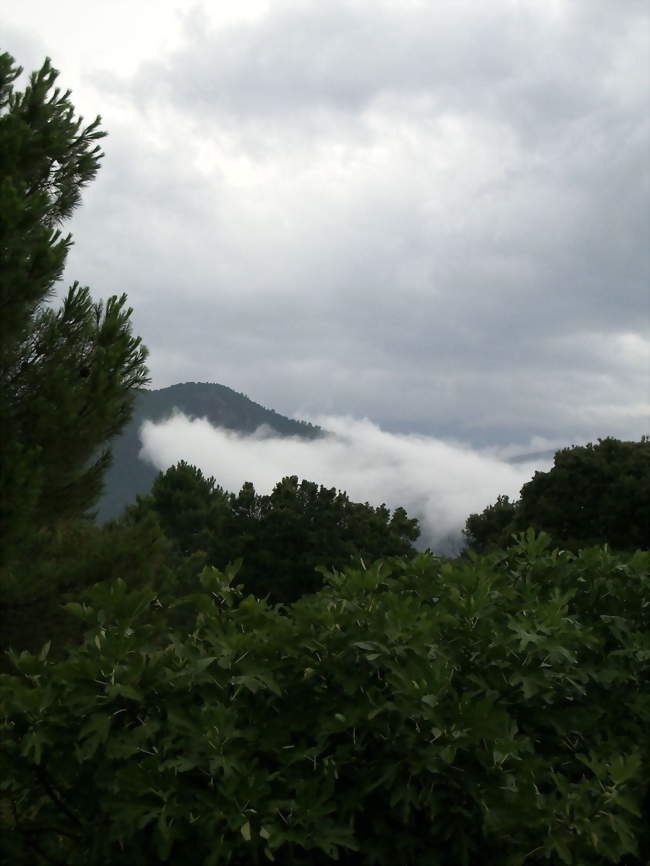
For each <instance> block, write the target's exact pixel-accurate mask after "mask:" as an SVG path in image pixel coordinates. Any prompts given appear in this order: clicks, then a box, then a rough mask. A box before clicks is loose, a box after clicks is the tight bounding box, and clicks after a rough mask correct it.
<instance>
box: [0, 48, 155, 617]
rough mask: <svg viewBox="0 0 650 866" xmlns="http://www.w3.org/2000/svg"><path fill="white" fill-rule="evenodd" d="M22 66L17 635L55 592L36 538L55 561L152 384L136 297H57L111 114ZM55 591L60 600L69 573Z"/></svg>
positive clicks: (2, 375)
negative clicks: (21, 615) (79, 109)
mask: <svg viewBox="0 0 650 866" xmlns="http://www.w3.org/2000/svg"><path fill="white" fill-rule="evenodd" d="M21 72H22V70H21V69H20V67H18V66H16V65H15V63H14V61H13V58H12V57H11V56H10V55H8V54H6V53H5V54H0V442H1V443H2V447H1V449H0V619H1V620H3V622H2V631H3V632H4V631H5V628H4V625H5V624H6V623H5V621H9V622H14V620H15V615H16V613H17V612H18V611H24V609H25V607H26V606H29V605H31V604H33V603H34V602H35V601H36V598H37V596H39V595H42V592H41V590H40V589H39V590H38V592H37V591H36V590H35V586H34V585H33V584H32V585H27V583H28V582H29V581H28V580H27V579H26V574H27V571H28V570H29V567H31V566H33V564H34V556H33V555H32V554H33V552H34V549H35V548H37V549H38V550H39V551H40V555H41V556H42V557H43V560H42V561H43V562H45V561H46V560H48V559H49V557H48V556H47V553H46V552H45V553H44V551H46V550H47V544H46V543H45V541H44V536H45V535H47V534H48V533H50V534H52V533H55V532H58V531H60V529H61V527H62V525H63V523H64V522H65V521H70V520H75V519H78V518H80V517H82V516H83V515H84V514H85V513H86V512H87V511H88V509H89V508H91V507H92V506H93V504H94V502H95V500H96V499H97V497H98V495H99V493H100V491H101V486H102V478H103V474H104V471H105V470H106V468H107V466H108V463H109V461H110V455H109V452H108V450H107V448H106V443H107V441H108V440H109V439H110V437H111V436H113V435H115V434H116V433H118V432H119V431H120V430H121V428H122V427H123V425H124V424H125V422H126V421H127V420H128V418H129V415H130V412H131V406H132V403H133V400H134V398H135V396H136V393H137V389H139V388H140V387H141V386H143V385H144V384H145V382H146V381H147V370H146V367H145V363H144V361H145V356H146V350H145V348H144V347H143V346H142V345H141V342H140V339H139V338H138V337H134V336H133V335H132V333H131V325H130V315H131V310H130V309H129V308H128V307H127V305H126V296H125V295H121V296H114V297H111V298H109V299H108V300H107V301H106V302H105V303H100V302H97V301H94V300H93V298H92V297H91V295H90V291H89V289H88V288H86V287H83V286H81V285H80V284H79V283H76V282H75V283H74V284H73V285H72V286H71V287H70V288H69V290H68V292H67V294H66V295H65V297H64V298H63V300H62V302H61V303H60V304H59V305H58V306H56V305H55V304H53V303H52V299H53V298H52V296H53V294H54V287H55V284H56V283H57V281H58V280H59V279H60V278H61V276H62V274H63V270H64V267H65V262H66V256H67V253H68V250H69V248H70V245H71V243H72V241H71V237H70V235H69V234H63V233H62V231H61V225H62V223H63V222H64V221H65V220H66V219H68V218H69V217H70V216H71V214H72V213H73V211H74V210H75V208H76V207H77V206H78V205H79V203H80V200H81V192H82V190H83V188H84V187H85V186H86V185H87V184H88V183H89V182H90V181H91V180H92V179H93V178H94V177H95V175H96V173H97V170H98V167H99V163H100V160H101V157H102V152H101V149H100V146H99V144H98V142H99V140H100V139H101V138H102V137H103V136H104V134H105V133H104V132H103V131H102V130H101V129H100V119H99V118H96V119H95V120H94V121H93V122H92V123H90V124H84V122H83V119H82V118H80V117H77V116H76V113H75V109H74V106H73V105H72V103H71V101H70V93H69V91H65V92H64V91H61V90H60V89H59V88H57V87H56V80H57V76H58V73H57V71H56V70H55V69H54V68H53V67H52V66H51V64H50V62H49V60H46V61H45V62H44V64H43V66H42V67H41V69H40V70H39V71H37V72H35V73H33V74H32V75H31V76H30V78H29V80H28V83H27V85H26V86H25V88H24V90H22V91H20V90H19V89H17V86H16V84H17V79H18V78H19V76H20V74H21ZM37 565H38V564H37ZM32 570H33V569H32ZM36 571H39V568H36ZM40 571H42V569H41V570H40ZM39 573H40V572H39ZM41 577H42V575H41ZM41 577H38V576H37V578H36V579H38V580H41ZM42 590H43V591H45V592H47V593H48V594H49V595H50V596H51V597H55V596H56V593H57V591H58V586H57V581H56V580H53V581H49V583H48V585H47V586H43V587H42Z"/></svg>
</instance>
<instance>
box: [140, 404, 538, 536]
mask: <svg viewBox="0 0 650 866" xmlns="http://www.w3.org/2000/svg"><path fill="white" fill-rule="evenodd" d="M310 420H311V421H313V422H314V423H317V424H319V425H320V426H321V427H322V428H323V429H324V430H327V431H328V434H327V435H326V436H324V437H323V438H321V439H317V440H305V439H299V438H293V437H292V438H282V437H279V436H277V435H275V434H274V433H273V431H271V430H269V429H268V428H260V429H259V430H258V431H257V432H256V433H255V434H254V435H253V436H245V435H241V434H238V433H234V432H232V431H230V430H226V429H223V428H220V427H214V426H212V425H211V424H210V422H209V421H207V420H206V419H203V418H194V419H192V418H188V417H186V416H185V415H183V414H177V415H175V416H173V417H172V418H170V419H168V420H167V421H164V422H161V423H153V422H151V421H146V422H145V423H144V424H143V426H142V428H141V434H140V435H141V439H142V443H143V447H142V451H141V455H140V456H141V457H142V458H143V459H146V460H149V461H150V462H151V463H153V464H154V465H155V466H157V467H158V468H159V469H167V468H168V467H169V466H171V465H173V464H174V463H176V462H177V461H179V460H181V459H182V460H186V461H187V462H189V463H192V464H194V465H196V466H198V467H200V469H201V470H202V471H203V472H204V473H205V474H207V475H213V476H214V477H215V479H216V481H217V483H218V484H220V485H221V486H222V487H223V488H225V489H226V490H230V491H238V490H239V489H240V488H241V486H242V484H243V483H244V482H245V481H252V482H253V484H254V485H255V489H256V490H257V491H258V492H259V493H269V492H270V491H271V490H272V489H273V487H274V485H275V484H276V483H277V482H278V481H279V480H280V479H281V478H283V477H284V476H286V475H297V476H298V477H299V478H301V479H303V478H304V479H307V480H309V481H315V482H317V483H319V484H323V485H324V486H326V487H336V488H338V489H339V490H345V491H346V492H347V493H348V495H349V496H350V498H351V499H352V500H353V501H357V502H369V503H370V504H371V505H374V506H377V505H380V504H381V503H385V504H386V505H387V506H388V507H389V508H391V509H395V508H397V507H398V506H403V507H404V508H406V510H407V512H408V513H409V515H410V516H412V517H417V518H418V519H419V520H420V527H421V530H422V541H423V543H424V544H425V545H428V546H431V548H432V549H433V550H435V551H440V552H443V551H449V550H453V549H458V547H459V546H460V544H461V535H460V532H461V530H462V528H463V526H464V524H465V520H466V519H467V516H468V515H469V514H470V513H472V512H477V511H482V510H483V508H485V506H486V505H489V504H490V503H492V502H494V501H495V499H496V497H497V496H498V495H499V494H507V495H509V496H510V497H515V498H516V497H517V496H518V493H519V490H520V488H521V486H522V484H524V483H525V482H526V481H528V480H530V478H531V477H532V475H533V473H534V471H535V469H547V468H548V467H549V465H550V463H549V461H548V460H544V459H540V460H534V459H533V460H532V462H518V463H514V464H513V463H510V462H508V458H510V459H512V458H513V456H514V455H515V454H516V449H514V450H513V449H512V448H510V449H504V450H503V452H495V451H494V449H492V450H491V451H490V452H488V451H477V450H472V449H471V448H469V447H467V446H464V445H463V444H460V443H455V442H450V441H444V440H442V439H436V438H433V437H430V436H421V435H413V434H397V433H389V432H386V431H385V430H382V429H380V427H378V426H377V425H376V424H374V423H372V422H371V421H369V420H367V419H364V420H358V419H354V418H349V417H332V416H324V417H319V418H312V419H310ZM554 444H555V443H549V442H546V441H542V440H536V441H534V442H531V443H529V445H528V446H526V447H525V448H521V449H520V450H521V451H522V452H528V453H530V452H533V451H539V450H542V449H543V448H544V447H546V448H548V447H550V446H553V445H554Z"/></svg>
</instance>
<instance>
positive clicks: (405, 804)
mask: <svg viewBox="0 0 650 866" xmlns="http://www.w3.org/2000/svg"><path fill="white" fill-rule="evenodd" d="M547 543H548V539H546V538H544V537H543V536H541V537H535V536H534V535H533V534H532V533H530V534H529V535H528V536H527V537H522V538H521V539H520V541H519V543H518V544H517V545H516V546H515V547H513V548H511V549H509V550H508V551H505V552H502V553H500V554H498V555H492V556H489V557H487V558H483V559H480V558H476V557H472V558H468V559H465V560H462V559H461V560H457V561H455V562H453V563H452V562H445V561H443V560H439V559H436V558H434V557H432V556H430V555H422V556H420V557H417V558H416V559H413V560H408V561H406V560H405V561H402V562H400V563H398V562H394V564H393V569H392V571H391V569H389V568H386V567H385V566H382V565H381V564H378V565H377V566H374V567H372V568H368V569H365V570H364V569H363V568H356V569H347V570H346V571H345V572H343V573H334V574H331V575H329V577H328V580H327V584H326V586H325V588H324V589H323V590H322V591H321V592H320V593H318V594H316V595H312V596H307V597H304V598H303V599H301V600H300V601H299V602H297V603H296V604H294V605H293V606H291V607H290V608H288V609H286V610H283V609H277V608H272V607H269V606H268V605H267V604H266V603H265V602H263V601H257V600H255V599H254V598H253V597H242V596H241V595H240V594H239V593H238V592H237V591H236V589H233V588H232V586H231V585H230V582H231V581H230V578H231V577H232V574H230V575H223V574H222V573H220V572H218V571H216V570H212V569H206V571H205V572H204V574H203V586H204V591H203V592H201V593H197V594H195V595H194V596H193V597H187V598H184V599H181V600H179V601H177V602H176V604H181V605H182V606H184V607H185V608H186V609H187V610H188V611H189V612H190V613H191V617H192V624H191V627H190V628H189V629H188V630H185V631H182V632H181V631H179V630H176V631H175V630H174V629H171V630H170V629H168V628H167V627H166V625H165V621H166V619H167V617H168V614H169V613H173V608H170V600H165V599H164V598H160V597H159V598H154V596H153V595H152V594H151V593H147V592H146V591H140V592H131V591H129V590H128V587H126V586H125V585H124V584H123V583H117V584H114V585H113V586H112V587H111V588H110V590H109V589H106V588H104V589H101V590H98V591H96V592H95V593H94V594H92V595H91V596H90V597H89V599H88V600H87V601H86V602H84V603H83V604H74V605H69V609H70V612H71V613H72V614H74V615H76V616H78V617H80V618H81V619H82V620H83V621H84V622H85V624H86V626H87V628H88V632H87V635H86V639H85V641H84V642H83V645H82V646H79V647H75V648H71V649H70V650H69V652H68V653H67V656H66V658H65V659H64V660H62V661H59V662H56V663H52V662H50V661H49V660H48V657H47V648H46V649H45V650H44V651H43V652H42V653H40V655H27V654H25V655H23V656H21V657H16V658H15V664H16V668H17V671H16V674H15V675H14V676H8V675H5V676H4V677H2V679H1V680H0V705H1V706H2V707H3V708H4V709H3V713H2V720H1V722H0V731H1V733H0V737H1V738H2V744H1V745H2V748H1V749H0V754H1V755H2V758H1V759H0V760H1V766H0V779H2V780H3V781H2V782H1V783H0V797H1V798H2V799H1V805H0V814H1V815H2V821H3V823H4V830H5V831H6V830H10V831H12V832H10V833H6V832H5V834H4V835H3V836H2V839H3V841H2V842H0V846H1V847H0V851H1V852H2V855H3V856H4V859H5V861H6V862H11V863H15V864H23V863H24V864H27V863H29V864H30V866H40V864H46V863H66V864H69V866H74V864H84V866H86V864H101V863H104V864H120V863H124V864H129V866H137V864H153V863H157V862H191V863H197V864H241V866H244V864H246V866H248V864H253V863H264V862H268V861H270V860H272V859H275V862H277V863H282V864H287V866H291V864H304V866H307V864H314V866H317V864H324V863H328V862H331V860H332V858H336V857H338V858H339V862H341V863H343V864H386V866H393V864H395V863H400V864H422V866H424V864H426V866H438V864H439V866H462V864H475V863H479V862H480V863H481V864H486V866H503V864H512V866H514V864H526V866H538V864H539V866H541V864H557V863H573V864H580V866H582V864H586V863H589V864H590V866H600V864H608V863H616V862H624V863H626V864H628V866H632V864H634V866H637V864H638V866H641V864H643V863H645V862H646V859H647V857H648V856H650V848H649V847H648V845H649V842H650V839H649V837H648V825H647V822H646V818H647V808H648V779H649V778H650V772H649V770H650V767H649V766H648V756H649V754H650V690H649V688H648V677H649V674H650V621H649V617H650V608H649V606H648V599H649V598H650V577H649V573H648V558H649V557H648V554H644V553H640V552H639V553H637V554H636V555H634V556H632V557H629V556H628V557H623V556H615V555H613V554H611V553H609V552H607V551H606V550H605V549H591V550H588V551H583V552H582V553H581V554H580V555H578V556H574V555H572V554H569V553H558V552H556V551H555V552H551V551H550V550H549V549H548V547H547ZM171 604H173V602H171ZM0 835H2V834H0ZM623 857H624V858H625V859H624V861H621V858H623Z"/></svg>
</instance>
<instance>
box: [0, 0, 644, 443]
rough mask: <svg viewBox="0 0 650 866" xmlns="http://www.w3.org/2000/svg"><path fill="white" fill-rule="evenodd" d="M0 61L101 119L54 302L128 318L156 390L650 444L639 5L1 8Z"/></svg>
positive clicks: (415, 2)
mask: <svg viewBox="0 0 650 866" xmlns="http://www.w3.org/2000/svg"><path fill="white" fill-rule="evenodd" d="M235 6H236V8H235ZM0 33H1V34H2V42H3V43H4V44H3V48H4V49H5V50H9V51H10V52H11V53H12V54H13V55H14V56H15V58H16V60H17V61H18V62H19V63H21V65H23V66H24V67H26V69H28V70H29V69H33V68H35V67H36V66H38V65H40V62H41V60H42V58H43V57H44V56H45V55H49V56H51V58H52V60H53V62H54V64H55V66H57V68H59V69H60V70H61V79H60V80H61V82H62V84H63V85H64V86H66V87H70V88H71V89H72V90H73V101H74V102H75V104H76V105H77V106H78V108H79V109H80V110H81V111H82V112H83V114H84V115H85V116H86V117H88V118H91V117H94V115H95V114H96V113H100V114H101V115H102V117H103V122H104V127H105V128H106V129H107V130H108V132H109V138H107V139H106V140H105V147H104V149H105V152H106V157H105V160H104V165H103V167H102V170H101V172H100V175H99V177H98V179H97V180H96V181H95V183H94V184H93V185H92V187H91V188H89V189H88V191H87V193H86V195H85V199H84V206H83V208H81V209H80V210H79V211H78V213H77V214H76V216H75V218H74V220H73V224H72V230H73V232H74V235H75V241H76V244H75V247H74V250H73V252H72V253H71V255H70V258H69V267H68V272H67V279H68V280H72V279H79V280H80V281H81V282H82V283H85V284H89V285H90V286H92V288H93V291H94V293H95V294H96V295H98V296H106V295H109V294H111V293H114V292H121V291H127V292H128V294H129V298H130V301H131V303H132V305H133V306H134V308H135V326H136V329H137V331H138V333H140V334H141V335H142V337H143V339H144V341H145V343H146V344H147V345H148V347H149V349H150V352H151V356H150V368H151V374H152V379H153V385H154V386H155V387H162V386H165V385H169V384H172V383H175V382H182V381H188V380H195V381H216V382H221V383H223V384H226V385H229V386H231V387H233V388H235V389H236V390H238V391H243V392H244V393H246V394H248V395H249V396H250V397H252V398H253V399H255V400H257V401H258V402H260V403H262V404H264V405H266V406H270V407H272V408H274V409H276V410H278V411H280V412H283V413H285V414H290V415H291V414H298V415H302V416H313V415H315V414H319V413H327V414H329V415H336V416H344V415H347V416H351V417H353V418H356V419H362V418H364V417H366V418H369V419H371V420H372V421H373V422H374V423H375V424H377V425H379V426H380V427H381V428H382V429H383V430H385V431H392V432H399V433H417V434H424V435H429V436H433V437H438V438H440V437H441V438H444V439H448V440H449V439H453V440H454V441H456V442H460V443H466V444H468V445H471V446H473V447H485V446H495V445H500V446H505V445H511V444H513V443H514V444H515V445H516V444H520V445H521V446H522V447H523V446H524V445H526V443H530V441H531V438H532V437H541V438H542V439H543V440H549V441H551V442H572V441H585V440H587V439H593V438H595V437H597V436H606V435H615V436H619V437H623V438H638V437H639V436H640V435H641V434H642V433H644V432H647V431H648V428H649V427H650V424H649V423H648V418H649V414H648V413H649V407H648V404H649V402H650V399H649V393H648V392H649V386H648V378H649V369H650V327H649V318H650V316H649V313H650V310H649V300H648V284H649V280H648V276H649V257H648V236H649V235H648V233H649V204H648V202H649V189H648V187H649V184H648V171H649V161H648V157H649V155H650V145H649V140H650V135H649V113H648V108H649V99H648V92H649V68H650V49H649V36H650V25H649V21H648V16H647V13H646V5H645V3H644V2H642V0H639V2H637V0H491V2H489V3H476V2H470V0H453V2H452V0H374V2H372V3H371V2H369V0H327V2H324V0H322V2H310V0H304V2H301V0H287V2H283V0H278V2H274V0H266V2H265V0H239V2H238V3H237V4H226V3H208V2H205V3H203V4H202V3H193V2H187V3H183V2H179V0H138V3H137V4H135V3H132V2H130V0H128V2H127V0H111V2H110V3H109V2H108V0H95V2H88V0H86V2H83V3H82V2H80V0H79V2H77V0H60V2H57V3H50V2H40V0H4V2H3V4H2V6H1V7H0ZM538 441H541V440H538Z"/></svg>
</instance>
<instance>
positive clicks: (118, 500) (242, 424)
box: [97, 382, 321, 522]
mask: <svg viewBox="0 0 650 866" xmlns="http://www.w3.org/2000/svg"><path fill="white" fill-rule="evenodd" d="M175 410H179V411H181V412H184V413H185V414H186V415H190V416H192V417H194V418H207V419H208V420H209V421H210V422H211V423H212V424H215V425H218V426H220V427H226V428H227V429H228V430H235V431H237V432H239V433H254V432H255V430H257V429H258V427H260V426H262V425H267V426H268V427H271V428H272V429H273V430H275V431H276V432H277V433H278V434H279V435H280V436H301V437H303V438H305V439H315V438H316V437H318V436H320V435H321V431H320V429H319V428H318V427H315V426H314V425H312V424H307V423H306V422H304V421H293V420H292V419H291V418H286V417H285V416H284V415H280V414H279V413H278V412H275V411H273V409H265V408H264V407H263V406H260V405H259V403H255V402H253V400H250V399H249V398H248V397H246V396H245V395H244V394H240V393H238V392H237V391H233V390H232V388H227V387H226V386H225V385H218V384H216V383H211V382H184V383H182V384H179V385H171V386H170V387H168V388H161V389H159V390H155V391H142V392H141V393H140V395H139V396H138V397H137V399H136V402H135V407H134V411H133V416H132V418H131V421H130V423H129V424H128V425H127V427H126V428H125V429H124V432H123V433H122V434H121V435H120V436H119V437H117V438H116V439H115V440H114V441H113V443H112V451H113V464H112V466H111V468H110V469H109V470H108V472H107V474H106V484H105V488H104V493H103V495H102V497H101V499H100V501H99V503H98V506H97V512H98V514H97V517H98V520H99V521H100V522H104V521H105V520H108V519H109V518H110V517H114V516H115V515H116V514H118V513H119V511H121V509H122V508H123V507H124V506H125V505H127V504H129V503H130V502H133V501H134V500H135V497H136V495H137V494H139V493H146V492H147V491H148V490H149V488H150V487H151V484H152V483H153V480H154V478H155V477H156V475H157V474H158V470H157V469H156V468H155V467H154V466H152V465H151V464H150V463H147V462H146V461H144V460H141V459H140V458H139V456H138V455H139V453H140V450H141V448H142V443H141V441H140V436H139V432H140V427H141V426H142V424H143V423H144V422H145V421H147V420H149V421H162V420H164V419H166V418H169V417H170V416H171V415H172V414H173V413H174V411H175Z"/></svg>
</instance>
